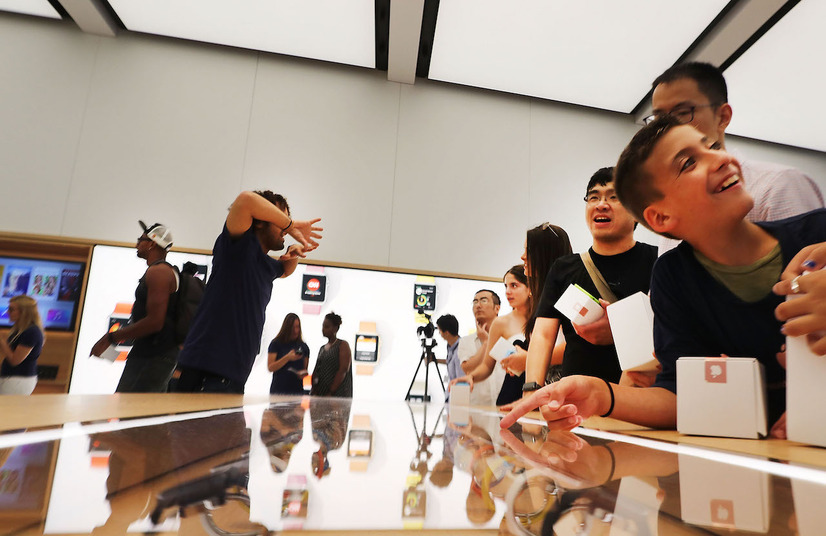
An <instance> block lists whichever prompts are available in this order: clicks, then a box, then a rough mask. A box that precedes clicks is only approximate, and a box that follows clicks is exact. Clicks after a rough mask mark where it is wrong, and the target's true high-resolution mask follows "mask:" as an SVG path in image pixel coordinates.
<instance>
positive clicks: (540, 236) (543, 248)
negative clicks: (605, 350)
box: [501, 222, 573, 383]
mask: <svg viewBox="0 0 826 536" xmlns="http://www.w3.org/2000/svg"><path fill="white" fill-rule="evenodd" d="M572 252H573V251H572V249H571V240H570V238H568V233H566V232H565V229H563V228H562V227H559V226H557V225H552V224H550V223H547V222H546V223H543V224H542V225H537V226H536V227H534V228H533V229H529V230H528V233H527V235H526V237H525V251H524V252H523V253H522V262H523V263H524V266H525V275H526V276H527V277H528V287H529V288H530V289H531V296H532V298H533V300H532V301H531V305H532V306H531V314H530V319H529V320H528V322H527V324H525V338H526V341H527V343H528V344H530V339H531V332H532V331H533V326H534V324H535V323H536V311H537V308H538V307H539V299H540V298H541V297H542V289H544V288H545V279H546V278H547V277H548V272H550V271H551V266H553V264H554V262H556V260H557V259H558V258H559V257H562V256H563V255H570V254H571V253H572ZM560 337H561V335H560ZM564 353H565V342H564V339H563V340H562V341H560V342H558V343H557V344H556V346H555V347H554V355H553V357H552V358H551V366H550V368H549V369H548V374H547V381H548V383H550V382H551V381H556V380H558V379H559V377H560V374H561V372H562V355H563V354H564ZM526 359H527V352H517V353H515V354H513V355H511V356H509V357H506V358H505V359H503V360H502V362H501V365H502V366H503V367H504V368H505V370H507V371H508V373H509V374H522V373H523V372H525V362H526Z"/></svg>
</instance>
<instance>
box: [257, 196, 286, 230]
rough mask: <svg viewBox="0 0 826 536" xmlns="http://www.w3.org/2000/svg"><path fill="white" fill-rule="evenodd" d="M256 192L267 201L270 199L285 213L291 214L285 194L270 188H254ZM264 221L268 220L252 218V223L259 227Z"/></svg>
mask: <svg viewBox="0 0 826 536" xmlns="http://www.w3.org/2000/svg"><path fill="white" fill-rule="evenodd" d="M254 192H255V193H256V194H258V195H260V196H261V197H263V198H264V199H266V200H267V201H269V202H270V203H272V204H273V205H275V206H277V207H278V208H279V209H281V211H282V212H283V213H284V214H287V215H289V214H290V205H288V204H287V199H286V198H285V197H284V196H283V195H281V194H276V193H274V192H272V191H270V190H254ZM263 223H267V222H264V221H262V220H256V219H253V220H252V225H253V226H255V227H259V226H260V224H263Z"/></svg>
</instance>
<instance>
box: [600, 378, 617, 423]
mask: <svg viewBox="0 0 826 536" xmlns="http://www.w3.org/2000/svg"><path fill="white" fill-rule="evenodd" d="M602 381H604V382H605V385H607V386H608V392H609V393H611V405H610V406H609V407H608V411H606V412H605V414H603V415H600V417H608V416H610V415H611V412H612V411H614V388H613V387H611V384H610V383H609V382H608V380H606V379H605V378H602Z"/></svg>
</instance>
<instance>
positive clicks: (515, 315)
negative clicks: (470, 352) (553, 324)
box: [451, 264, 531, 405]
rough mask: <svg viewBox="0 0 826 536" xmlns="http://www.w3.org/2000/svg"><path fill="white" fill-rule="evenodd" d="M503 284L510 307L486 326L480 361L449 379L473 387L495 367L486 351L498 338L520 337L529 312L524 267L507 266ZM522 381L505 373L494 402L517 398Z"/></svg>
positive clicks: (491, 357) (503, 402) (521, 378)
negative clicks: (483, 354)
mask: <svg viewBox="0 0 826 536" xmlns="http://www.w3.org/2000/svg"><path fill="white" fill-rule="evenodd" d="M503 281H504V283H505V298H506V299H507V300H508V304H509V305H510V306H511V308H512V310H511V312H510V313H508V314H506V315H504V316H499V317H496V319H495V320H494V321H493V323H491V326H490V336H489V337H488V341H487V345H486V348H485V356H484V357H483V358H482V362H481V363H480V364H479V366H477V367H476V368H475V369H474V370H472V371H471V372H470V374H468V375H467V376H464V377H462V378H457V379H455V380H453V381H452V382H451V385H453V384H455V383H456V382H460V381H465V382H467V383H469V384H470V388H471V389H473V385H474V382H477V381H481V380H485V379H487V378H488V377H489V376H490V375H491V373H492V372H493V371H494V370H495V369H496V368H497V365H496V360H495V359H494V358H493V356H492V355H491V354H490V352H491V350H492V348H493V346H494V345H496V343H497V342H498V341H499V339H504V340H505V341H507V340H508V339H510V338H511V337H513V336H514V335H516V336H518V337H519V339H524V330H525V324H526V323H527V321H528V316H529V315H530V312H531V295H530V290H529V289H528V279H527V278H526V277H525V268H524V266H522V265H521V264H518V265H516V266H513V267H511V269H510V270H508V271H507V273H505V277H504V279H503ZM514 351H515V352H517V353H521V354H524V353H525V350H523V349H521V348H518V347H515V346H514ZM522 383H524V376H521V375H520V376H509V377H508V378H505V381H504V382H503V383H502V387H501V389H500V391H499V392H498V393H497V399H496V404H497V405H502V404H507V403H509V402H513V401H514V400H517V399H519V397H520V396H521V395H522Z"/></svg>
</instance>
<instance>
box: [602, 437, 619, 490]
mask: <svg viewBox="0 0 826 536" xmlns="http://www.w3.org/2000/svg"><path fill="white" fill-rule="evenodd" d="M600 447H602V448H604V449H605V450H607V451H608V454H609V455H610V456H611V472H610V473H608V478H607V479H606V480H605V482H603V484H607V483H608V482H611V480H613V479H614V471H615V470H616V468H617V458H616V456H614V451H613V450H611V447H609V446H608V445H605V444H602V445H600Z"/></svg>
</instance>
